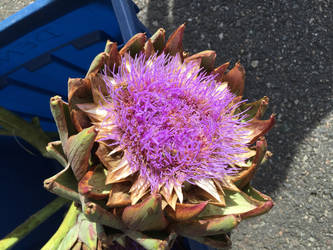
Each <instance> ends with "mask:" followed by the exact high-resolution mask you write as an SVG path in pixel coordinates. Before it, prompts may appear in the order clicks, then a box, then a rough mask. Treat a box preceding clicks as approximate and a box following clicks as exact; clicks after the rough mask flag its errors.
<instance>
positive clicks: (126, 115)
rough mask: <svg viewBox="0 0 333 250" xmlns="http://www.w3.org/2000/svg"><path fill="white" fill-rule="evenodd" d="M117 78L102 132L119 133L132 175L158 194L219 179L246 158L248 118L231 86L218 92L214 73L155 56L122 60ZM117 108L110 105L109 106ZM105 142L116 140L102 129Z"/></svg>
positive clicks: (110, 86) (108, 82) (111, 87)
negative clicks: (164, 189) (238, 110)
mask: <svg viewBox="0 0 333 250" xmlns="http://www.w3.org/2000/svg"><path fill="white" fill-rule="evenodd" d="M112 77H113V80H112V81H111V80H110V79H109V78H108V77H107V76H105V81H106V85H107V88H108V93H109V97H110V99H108V100H109V101H108V102H109V104H110V105H108V106H107V107H106V106H105V107H104V108H105V109H106V110H107V112H108V114H109V115H108V116H107V118H106V119H105V120H104V122H103V124H104V125H102V127H103V126H104V128H106V127H107V126H110V124H112V125H113V126H116V127H117V130H118V133H119V145H120V146H121V147H122V148H123V149H124V151H125V153H126V157H127V159H128V162H129V164H130V167H131V168H132V170H133V171H139V173H140V175H141V176H144V177H145V178H146V179H147V180H148V181H149V183H150V185H151V191H152V192H154V191H156V190H157V189H158V187H159V186H160V185H161V184H166V185H168V184H169V183H173V184H176V185H177V184H182V183H183V182H184V181H188V182H190V183H193V181H196V180H200V179H207V178H209V179H210V178H217V179H221V178H223V177H224V176H225V175H232V174H234V173H236V172H237V171H238V170H237V169H236V168H234V167H232V164H234V163H237V162H240V161H242V160H245V158H244V157H243V156H241V154H242V153H245V152H246V151H245V148H246V144H245V142H244V141H245V140H244V136H245V133H246V132H245V130H244V129H243V127H244V126H246V125H247V122H244V121H242V120H243V119H244V116H243V115H239V114H238V115H237V116H236V115H234V114H233V112H232V111H233V110H234V109H235V108H236V107H238V106H239V105H240V102H238V103H232V101H233V100H234V98H235V96H234V95H233V94H232V93H231V92H230V91H229V90H228V88H220V89H219V88H218V87H219V86H220V85H219V84H220V83H217V82H216V81H215V79H214V75H206V74H205V73H203V72H202V70H201V69H200V68H199V67H198V66H197V64H195V63H187V64H182V63H181V60H180V58H179V56H178V55H177V56H175V57H170V56H167V55H165V54H161V55H159V56H157V55H156V54H155V55H154V56H152V57H150V58H149V59H148V60H147V59H146V58H145V56H144V55H143V54H142V55H140V56H138V57H136V58H134V59H133V58H131V57H129V56H124V57H123V58H122V63H121V66H120V67H119V69H118V72H117V73H115V72H114V71H113V72H112ZM110 107H112V108H110ZM105 131H106V132H105V134H104V135H103V136H104V138H103V140H108V139H111V138H112V139H113V138H114V135H113V134H110V133H107V132H108V131H107V130H105Z"/></svg>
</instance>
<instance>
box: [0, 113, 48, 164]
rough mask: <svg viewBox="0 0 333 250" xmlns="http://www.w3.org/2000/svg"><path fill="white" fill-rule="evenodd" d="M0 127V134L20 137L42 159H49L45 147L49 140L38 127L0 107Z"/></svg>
mask: <svg viewBox="0 0 333 250" xmlns="http://www.w3.org/2000/svg"><path fill="white" fill-rule="evenodd" d="M0 126H2V127H3V129H2V131H1V133H0V134H3V135H13V136H18V137H21V138H22V139H24V140H25V141H27V142H28V143H29V144H30V145H32V146H34V147H35V148H36V149H38V150H39V151H40V153H41V154H42V155H43V156H44V157H48V158H50V155H49V153H48V152H47V151H46V146H47V144H48V143H49V142H50V141H51V139H50V138H49V136H48V135H47V134H45V132H44V131H43V130H42V129H41V128H40V127H39V126H36V123H35V124H34V123H29V122H27V121H25V120H23V119H22V118H20V117H18V116H17V115H15V114H14V113H12V112H10V111H9V110H7V109H5V108H3V107H0ZM5 131H7V132H8V133H5Z"/></svg>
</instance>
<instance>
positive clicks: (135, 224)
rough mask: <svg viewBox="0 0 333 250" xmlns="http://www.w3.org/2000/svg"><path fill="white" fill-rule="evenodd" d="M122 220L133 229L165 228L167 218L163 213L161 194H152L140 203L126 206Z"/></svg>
mask: <svg viewBox="0 0 333 250" xmlns="http://www.w3.org/2000/svg"><path fill="white" fill-rule="evenodd" d="M122 220H123V221H124V222H125V224H126V225H127V226H128V227H129V228H131V229H132V230H138V231H146V230H162V229H164V228H165V227H166V226H167V220H166V219H165V217H164V215H163V211H162V199H161V196H160V195H151V196H150V197H149V198H147V199H145V200H144V201H142V202H140V203H138V204H135V205H133V206H129V207H126V208H125V210H124V212H123V215H122Z"/></svg>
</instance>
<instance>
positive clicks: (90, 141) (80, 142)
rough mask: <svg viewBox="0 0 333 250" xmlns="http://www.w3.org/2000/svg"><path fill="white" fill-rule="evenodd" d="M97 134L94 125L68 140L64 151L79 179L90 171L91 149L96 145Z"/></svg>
mask: <svg viewBox="0 0 333 250" xmlns="http://www.w3.org/2000/svg"><path fill="white" fill-rule="evenodd" d="M96 135H97V132H96V130H95V127H94V126H92V127H90V128H86V129H84V130H82V131H81V132H80V133H78V134H76V135H73V136H71V137H70V138H69V139H68V140H67V143H66V145H65V150H64V151H65V153H66V155H67V158H68V162H69V163H70V165H71V167H72V170H73V173H74V175H75V177H76V179H77V180H81V178H82V177H83V176H84V175H85V173H86V172H87V171H88V166H89V158H90V155H91V152H90V151H91V149H92V147H93V145H94V141H95V138H96Z"/></svg>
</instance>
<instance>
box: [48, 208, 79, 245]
mask: <svg viewBox="0 0 333 250" xmlns="http://www.w3.org/2000/svg"><path fill="white" fill-rule="evenodd" d="M79 213H80V210H79V209H78V208H77V207H76V206H75V204H74V202H72V205H71V206H70V208H69V209H68V212H67V214H66V216H65V218H64V220H63V221H62V223H61V225H60V227H59V228H58V230H57V232H55V234H54V235H53V236H52V237H51V238H50V239H49V241H48V242H47V243H46V244H45V245H44V246H43V248H42V250H49V249H57V248H58V246H59V245H60V243H61V241H62V240H63V238H64V237H65V236H66V234H67V233H68V232H69V230H70V229H71V228H72V227H73V226H74V225H75V224H76V220H77V217H78V215H79Z"/></svg>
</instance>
